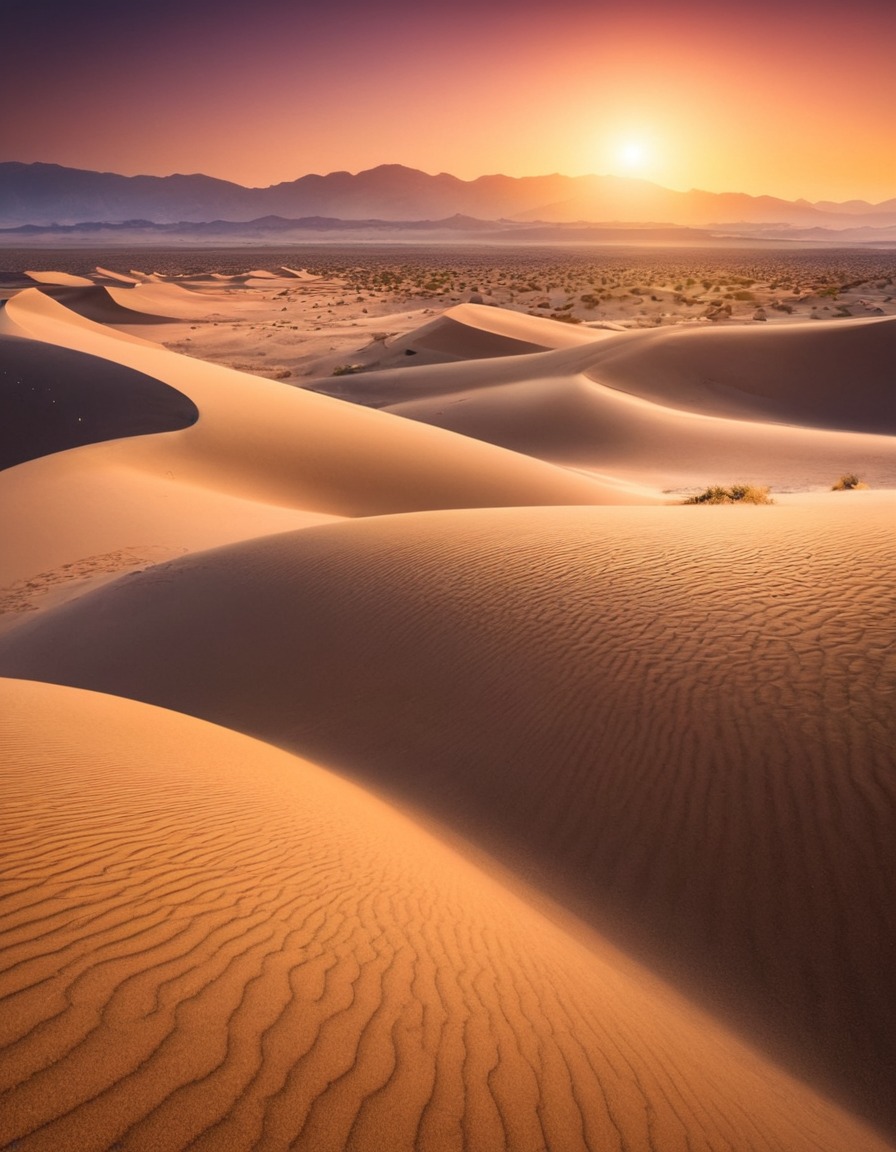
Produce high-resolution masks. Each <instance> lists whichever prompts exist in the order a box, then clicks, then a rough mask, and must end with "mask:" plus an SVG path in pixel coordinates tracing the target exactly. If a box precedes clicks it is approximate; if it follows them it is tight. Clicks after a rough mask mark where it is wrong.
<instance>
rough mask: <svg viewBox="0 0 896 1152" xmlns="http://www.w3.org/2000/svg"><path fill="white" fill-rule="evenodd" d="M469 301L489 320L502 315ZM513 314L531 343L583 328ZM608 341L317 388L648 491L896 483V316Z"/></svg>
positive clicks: (453, 338)
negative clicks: (894, 367)
mask: <svg viewBox="0 0 896 1152" xmlns="http://www.w3.org/2000/svg"><path fill="white" fill-rule="evenodd" d="M464 307H465V308H468V309H472V310H473V311H474V315H475V316H476V318H477V319H478V317H479V314H480V313H501V311H502V310H500V309H497V308H487V307H475V306H473V305H466V306H464ZM453 311H455V310H449V312H447V313H445V317H448V316H450V315H451V314H452V312H453ZM465 315H466V314H465ZM508 315H511V316H513V320H514V323H515V331H516V332H517V334H518V335H519V336H520V337H522V336H523V335H525V334H526V332H527V331H528V330H529V328H528V326H529V325H533V324H534V325H539V324H540V325H549V326H552V327H555V328H558V329H565V328H567V327H569V326H568V325H563V324H557V323H556V322H553V321H549V320H538V319H533V318H530V317H526V316H519V315H516V314H508V313H504V317H506V316H508ZM504 317H502V316H499V317H498V319H499V320H503V318H504ZM443 319H444V318H440V320H439V321H434V322H433V323H434V324H436V323H439V322H441V321H442V320H443ZM444 323H445V324H447V320H445V321H444ZM430 326H431V325H430ZM428 327H429V326H428ZM461 327H462V326H461V325H459V324H458V323H454V328H453V329H451V330H449V329H447V328H445V327H444V325H443V328H442V330H441V331H442V335H443V336H444V337H445V349H446V350H448V351H450V350H451V349H454V350H456V352H457V354H458V357H461V356H462V354H463V353H464V352H467V353H469V352H470V350H471V349H470V347H468V346H467V344H466V343H465V341H464V337H463V335H462V334H460V328H461ZM455 330H456V331H455ZM419 331H420V332H425V331H427V328H424V329H420V330H419ZM530 335H531V337H532V339H533V340H535V339H536V338H537V332H536V331H535V330H533V331H531V332H530ZM414 337H415V334H414V333H412V334H411V335H410V336H408V337H405V338H404V343H407V344H409V345H410V346H413V344H414ZM603 337H604V338H603V339H600V340H591V341H589V340H587V339H586V340H585V341H584V343H581V344H579V345H578V346H570V347H563V348H559V347H558V348H557V349H555V350H552V351H546V352H545V351H542V352H534V353H533V354H530V355H516V356H510V355H505V356H503V357H498V356H497V355H496V356H495V357H494V358H492V359H488V360H466V361H463V362H453V363H441V364H426V365H419V366H418V365H417V364H416V363H414V364H412V365H411V366H409V367H403V368H401V370H394V369H392V370H390V369H388V368H387V369H385V370H380V371H375V372H364V373H361V374H359V375H354V376H345V377H340V378H338V379H336V380H330V379H327V380H322V381H317V382H316V383H315V384H314V385H313V386H312V387H313V390H314V391H315V392H318V393H321V394H324V395H328V396H335V397H339V398H340V399H344V400H350V401H352V402H354V403H357V404H362V405H368V406H371V407H376V408H379V409H382V410H384V411H387V412H391V413H393V414H395V415H399V416H404V417H407V418H409V419H412V420H417V421H421V422H423V423H425V424H428V425H431V426H434V427H439V428H444V429H447V430H448V431H451V432H456V433H459V434H460V435H462V436H466V437H472V438H475V439H478V440H482V441H485V442H486V443H490V444H497V445H499V446H501V447H503V448H508V449H510V450H511V451H514V452H520V453H524V454H526V455H530V456H534V457H537V458H539V459H543V460H547V461H549V462H552V463H555V464H560V465H565V466H567V467H576V468H582V469H587V470H594V471H595V472H596V473H600V474H603V475H612V476H613V477H614V478H616V477H618V479H619V480H625V481H628V482H630V483H632V484H635V485H638V486H640V487H641V488H642V489H644V490H645V491H649V490H650V489H653V490H654V491H656V490H658V489H662V490H667V489H670V488H688V487H700V486H705V485H709V484H729V483H736V482H748V483H753V484H759V485H766V486H769V485H770V486H772V487H773V488H774V489H775V490H776V491H780V490H782V489H783V490H785V491H788V490H792V491H805V490H806V489H809V488H812V487H819V486H828V487H829V486H830V484H831V483H832V482H833V481H834V480H836V478H837V477H838V476H839V475H841V474H842V473H843V472H844V471H850V470H855V471H859V472H861V473H862V475H863V477H864V478H865V479H866V480H868V482H869V483H871V485H872V486H873V487H888V488H896V438H894V436H893V435H891V434H889V433H890V432H892V431H893V430H896V424H894V423H893V419H894V418H893V416H892V415H891V414H892V413H896V406H894V403H893V399H892V379H891V372H890V367H889V365H890V363H891V362H892V359H893V355H896V322H894V321H893V320H889V319H888V320H869V321H853V322H850V323H849V324H846V323H841V324H836V323H831V324H824V323H817V324H813V325H811V326H801V327H789V328H782V329H775V330H772V331H767V330H765V329H761V330H757V329H747V328H728V329H724V330H721V331H706V330H703V329H701V330H696V331H695V330H692V329H689V330H686V331H682V330H673V329H662V330H653V331H640V332H625V333H616V334H614V333H604V334H603ZM769 381H770V382H771V383H770V384H769V383H768V382H769ZM643 502H646V500H644V501H643Z"/></svg>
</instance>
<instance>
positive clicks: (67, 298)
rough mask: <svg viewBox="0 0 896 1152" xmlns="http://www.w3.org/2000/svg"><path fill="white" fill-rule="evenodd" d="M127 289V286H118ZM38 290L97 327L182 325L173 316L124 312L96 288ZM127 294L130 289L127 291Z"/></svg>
mask: <svg viewBox="0 0 896 1152" xmlns="http://www.w3.org/2000/svg"><path fill="white" fill-rule="evenodd" d="M116 287H119V288H124V285H121V284H119V285H116ZM38 290H39V291H40V292H43V294H44V295H45V296H51V297H52V298H53V299H54V300H57V301H58V302H59V303H60V304H63V305H64V306H65V307H66V308H68V309H69V310H70V311H71V312H77V314H78V315H79V316H83V317H84V318H85V320H93V321H94V322H95V323H96V324H177V323H181V321H179V320H177V319H175V318H174V317H172V316H155V315H152V314H150V313H148V312H139V311H137V310H136V309H134V308H125V306H124V305H123V304H119V303H118V301H117V300H115V299H113V297H112V296H110V295H109V293H108V292H107V290H106V289H105V288H104V287H103V286H102V285H99V284H97V285H96V286H95V287H92V288H88V287H84V288H62V287H59V288H57V287H54V286H53V285H43V284H42V285H39V286H38ZM125 291H129V289H127V288H125Z"/></svg>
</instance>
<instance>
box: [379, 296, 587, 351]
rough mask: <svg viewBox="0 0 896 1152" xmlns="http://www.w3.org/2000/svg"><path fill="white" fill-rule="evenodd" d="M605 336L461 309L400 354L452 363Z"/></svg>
mask: <svg viewBox="0 0 896 1152" xmlns="http://www.w3.org/2000/svg"><path fill="white" fill-rule="evenodd" d="M605 335H606V333H603V332H595V331H594V330H592V329H586V330H582V329H581V328H576V327H574V326H573V325H571V324H559V323H557V321H555V320H544V319H541V318H540V317H537V316H522V315H520V314H519V313H518V312H509V311H507V310H506V309H504V308H492V307H488V306H486V305H482V304H458V305H456V306H455V307H453V308H449V309H448V310H447V311H445V312H443V313H442V314H441V315H440V316H437V317H436V319H435V320H431V321H429V323H427V324H425V325H423V326H422V327H420V328H418V329H416V330H415V331H414V332H412V333H411V334H410V335H409V336H406V337H404V339H403V340H402V341H400V345H401V350H402V351H404V349H405V348H408V349H410V350H412V351H414V352H432V353H436V354H439V355H441V356H442V357H448V358H450V359H452V360H475V359H482V358H489V357H492V356H518V355H521V354H525V353H531V352H543V351H545V350H546V349H549V348H577V347H580V346H581V345H583V344H591V343H593V342H595V341H597V340H599V339H601V338H602V337H604V336H605Z"/></svg>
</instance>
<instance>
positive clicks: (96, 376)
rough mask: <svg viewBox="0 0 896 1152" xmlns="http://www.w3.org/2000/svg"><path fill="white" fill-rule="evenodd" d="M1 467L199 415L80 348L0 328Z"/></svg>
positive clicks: (173, 395)
mask: <svg viewBox="0 0 896 1152" xmlns="http://www.w3.org/2000/svg"><path fill="white" fill-rule="evenodd" d="M0 359H2V363H3V369H4V371H3V373H2V375H0V402H2V405H3V410H4V419H3V421H2V423H0V469H2V468H9V467H11V466H12V465H14V464H20V463H22V462H23V461H25V460H32V459H34V458H35V457H38V456H46V455H48V454H49V453H52V452H62V451H64V450H65V449H67V448H75V447H77V446H78V445H81V444H94V443H96V442H97V441H101V440H112V439H115V438H117V437H121V436H138V435H145V434H147V433H151V432H167V431H172V430H174V429H177V428H186V427H188V426H189V425H190V424H193V423H194V422H195V421H196V419H197V418H198V416H199V413H198V411H197V409H196V406H195V404H193V402H192V401H191V400H188V399H187V397H186V396H184V395H183V393H181V392H178V391H177V390H176V389H174V388H171V387H170V386H169V385H167V384H163V383H162V382H161V381H160V380H156V379H154V378H153V377H151V376H147V375H146V374H145V373H142V372H135V371H134V370H133V369H132V368H125V367H122V366H121V365H119V364H112V363H110V362H109V361H108V360H101V359H99V358H98V357H96V356H88V355H86V354H85V353H83V352H72V351H71V350H69V349H68V348H57V347H49V346H47V345H46V344H42V343H38V342H37V341H35V340H27V339H25V338H23V337H20V336H3V335H0Z"/></svg>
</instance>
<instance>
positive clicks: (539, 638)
mask: <svg viewBox="0 0 896 1152" xmlns="http://www.w3.org/2000/svg"><path fill="white" fill-rule="evenodd" d="M847 572H848V577H847V576H846V575H845V574H846V573H847ZM894 583H896V570H894V556H893V550H892V507H891V506H889V507H888V506H885V505H873V504H871V505H863V504H861V502H858V503H856V502H848V503H841V504H839V505H834V506H832V505H820V506H818V507H811V508H802V507H780V508H752V509H750V508H738V509H730V508H676V509H668V508H666V509H647V508H645V509H625V510H622V509H524V510H513V509H504V510H500V509H496V510H485V511H475V510H474V511H464V512H453V513H428V514H418V515H405V516H396V517H382V518H377V519H370V520H364V521H343V522H341V523H339V524H335V525H332V526H325V527H321V528H311V529H309V530H307V531H303V532H301V533H291V534H285V535H282V536H278V537H272V538H268V539H265V540H259V541H254V542H251V543H248V544H244V545H237V546H233V547H230V548H227V549H221V550H218V551H216V552H212V553H205V554H202V555H200V556H196V557H190V558H185V559H184V560H182V561H177V562H173V563H170V564H164V565H160V566H158V567H156V568H155V569H152V570H149V571H147V572H145V573H141V574H137V575H135V576H133V577H130V578H128V579H127V580H126V581H119V582H118V583H116V584H115V585H112V586H110V587H108V588H105V589H102V590H100V591H98V592H96V593H93V594H90V595H88V596H85V597H83V598H82V599H81V600H80V601H78V602H77V603H74V604H70V605H67V606H64V607H62V608H59V609H56V610H54V611H51V612H48V613H46V614H45V615H44V616H43V617H42V618H37V619H35V620H34V621H33V622H31V623H27V624H24V625H22V626H20V627H19V628H18V629H16V630H15V631H13V632H10V633H9V634H8V635H7V636H6V637H4V638H3V639H2V640H0V672H2V673H3V674H5V675H12V676H22V677H29V678H38V679H45V680H52V681H55V682H59V683H68V684H75V685H78V686H81V687H86V688H92V689H95V690H99V691H107V692H114V693H117V694H121V695H125V696H132V697H134V698H137V699H142V700H145V701H149V702H151V703H155V704H159V705H162V706H165V707H170V708H174V709H178V710H181V711H184V712H189V713H191V714H193V715H197V716H201V717H203V718H205V719H208V720H211V721H214V722H217V723H221V724H226V725H228V726H230V727H234V728H238V729H241V730H243V731H246V732H249V733H251V734H253V735H255V736H259V737H261V738H263V739H266V740H269V741H271V742H272V743H277V744H279V745H280V746H283V747H289V748H291V749H293V750H294V751H296V752H298V753H300V754H303V755H309V756H311V757H313V758H316V759H319V760H322V761H323V762H326V763H328V764H332V765H337V766H339V767H340V768H341V769H343V770H346V771H349V772H351V773H353V774H355V775H357V776H359V777H360V778H362V779H365V780H368V781H370V782H371V783H372V784H373V786H375V787H380V788H386V789H394V790H395V791H397V792H398V793H400V794H403V795H405V796H408V797H410V798H411V799H412V800H413V801H414V802H415V803H417V804H419V805H421V806H422V807H424V808H427V809H428V810H429V811H432V812H435V813H436V814H437V815H439V816H440V817H441V818H443V819H446V820H448V821H449V822H452V823H453V824H454V826H455V827H458V828H460V829H461V830H462V832H463V833H464V834H465V835H469V836H471V837H473V838H475V839H478V840H479V841H480V842H483V843H485V844H487V845H490V846H491V847H492V849H493V850H494V851H495V853H496V854H499V855H500V854H503V855H504V857H505V858H506V859H509V860H510V861H511V863H512V866H514V867H522V868H524V869H530V870H531V871H532V872H533V873H534V874H535V875H536V876H539V877H541V878H542V879H544V878H548V879H550V880H551V881H552V882H553V883H556V884H557V885H558V886H560V890H561V891H562V892H563V893H564V897H565V898H569V899H571V900H572V901H573V903H574V904H575V905H576V906H577V907H579V908H581V909H582V910H583V914H585V915H588V916H591V917H592V919H593V921H594V923H597V924H608V923H612V924H613V926H614V931H615V932H617V933H618V934H619V938H620V939H626V940H629V941H631V942H632V945H633V946H636V947H637V948H638V949H639V950H640V951H641V954H642V955H644V956H645V957H648V958H649V960H650V963H651V964H652V965H659V966H661V967H662V968H663V969H664V970H666V971H668V972H669V973H673V974H674V975H675V978H676V979H677V980H680V981H681V982H682V983H683V985H684V986H685V987H688V988H691V989H693V990H694V994H696V995H700V996H704V997H706V998H707V1001H708V1002H712V1003H714V1004H716V1005H719V1006H720V1007H721V1009H722V1010H724V1011H725V1012H726V1013H728V1014H729V1015H730V1017H731V1018H732V1019H736V1020H737V1021H738V1023H739V1027H741V1028H742V1029H743V1030H744V1031H745V1032H746V1033H747V1034H750V1035H753V1036H755V1037H756V1038H757V1040H758V1042H760V1043H762V1044H763V1045H766V1046H767V1047H768V1050H770V1051H774V1052H777V1053H778V1054H779V1056H780V1058H781V1059H784V1058H786V1059H787V1060H788V1061H791V1062H792V1064H793V1066H794V1067H797V1068H800V1069H802V1070H803V1071H804V1073H805V1074H807V1075H808V1074H809V1073H810V1072H811V1076H812V1079H813V1082H815V1083H823V1084H825V1085H827V1086H829V1088H828V1089H826V1090H830V1091H833V1090H834V1089H836V1091H837V1093H838V1094H842V1097H843V1098H844V1099H848V1100H852V1101H854V1102H855V1105H854V1106H855V1107H857V1108H858V1107H860V1108H863V1109H867V1114H868V1115H872V1116H874V1115H876V1116H878V1117H879V1118H883V1120H884V1121H888V1120H889V1121H892V1119H893V1116H892V1100H891V1097H890V1094H889V1089H888V1085H889V1079H888V1071H887V1069H888V1068H889V1067H890V1066H892V1062H893V1058H894V1037H896V986H894V982H893V981H894V972H896V954H894V941H896V922H894V906H893V902H892V892H891V878H892V876H893V875H894V874H896V824H894V811H896V802H894V801H896V797H894V791H893V787H894V781H893V775H892V748H893V747H894V746H896V729H894V717H893V712H892V701H891V699H890V697H889V696H888V694H887V685H888V673H887V670H886V669H887V661H888V660H889V658H890V656H889V654H890V653H891V652H892V650H893V648H894V646H896V634H894V625H893V620H892V616H891V613H890V611H889V605H888V603H887V599H886V597H885V596H884V595H882V591H881V590H882V589H884V588H889V587H891V586H893V584H894ZM834 813H836V818H835V817H834V816H833V814H834Z"/></svg>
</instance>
